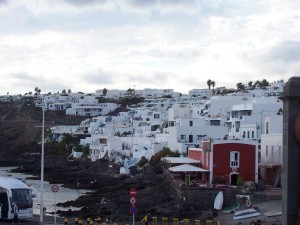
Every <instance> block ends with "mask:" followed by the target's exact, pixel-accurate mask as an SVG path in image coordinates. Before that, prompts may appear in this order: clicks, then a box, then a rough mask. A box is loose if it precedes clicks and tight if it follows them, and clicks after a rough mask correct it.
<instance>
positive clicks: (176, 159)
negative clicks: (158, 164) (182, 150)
mask: <svg viewBox="0 0 300 225" xmlns="http://www.w3.org/2000/svg"><path fill="white" fill-rule="evenodd" d="M161 160H162V161H165V162H167V163H171V164H188V163H200V160H196V159H191V158H189V157H164V158H162V159H161Z"/></svg>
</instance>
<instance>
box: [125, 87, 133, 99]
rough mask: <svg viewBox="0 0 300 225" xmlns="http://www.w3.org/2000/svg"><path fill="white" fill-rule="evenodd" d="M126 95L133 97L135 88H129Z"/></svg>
mask: <svg viewBox="0 0 300 225" xmlns="http://www.w3.org/2000/svg"><path fill="white" fill-rule="evenodd" d="M126 95H127V96H128V97H130V98H132V97H133V96H134V89H131V88H129V89H128V90H127V92H126Z"/></svg>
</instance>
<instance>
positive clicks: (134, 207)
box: [129, 206, 137, 214]
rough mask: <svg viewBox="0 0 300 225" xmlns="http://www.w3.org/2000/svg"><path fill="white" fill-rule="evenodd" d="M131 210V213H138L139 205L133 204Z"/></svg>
mask: <svg viewBox="0 0 300 225" xmlns="http://www.w3.org/2000/svg"><path fill="white" fill-rule="evenodd" d="M129 211H130V213H131V214H135V213H137V207H136V206H131V207H130V210H129Z"/></svg>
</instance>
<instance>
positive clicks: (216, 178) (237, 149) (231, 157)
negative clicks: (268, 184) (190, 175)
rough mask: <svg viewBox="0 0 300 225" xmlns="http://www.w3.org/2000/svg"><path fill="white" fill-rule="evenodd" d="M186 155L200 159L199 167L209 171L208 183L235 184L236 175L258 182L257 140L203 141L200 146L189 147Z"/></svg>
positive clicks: (244, 179) (245, 179)
mask: <svg viewBox="0 0 300 225" xmlns="http://www.w3.org/2000/svg"><path fill="white" fill-rule="evenodd" d="M188 157H190V158H193V159H197V160H200V162H201V167H202V168H203V169H206V170H209V171H210V174H209V182H210V183H218V182H222V183H223V182H224V183H225V184H231V185H237V180H238V177H240V178H241V179H242V180H243V181H254V182H256V183H257V182H258V142H257V141H241V140H212V141H205V142H203V144H202V148H189V151H188Z"/></svg>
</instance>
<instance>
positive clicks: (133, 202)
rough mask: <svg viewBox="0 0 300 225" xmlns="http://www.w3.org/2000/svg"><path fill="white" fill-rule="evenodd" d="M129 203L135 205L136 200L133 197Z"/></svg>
mask: <svg viewBox="0 0 300 225" xmlns="http://www.w3.org/2000/svg"><path fill="white" fill-rule="evenodd" d="M129 201H130V203H131V205H134V204H135V203H136V198H135V197H131V198H130V200H129Z"/></svg>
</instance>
